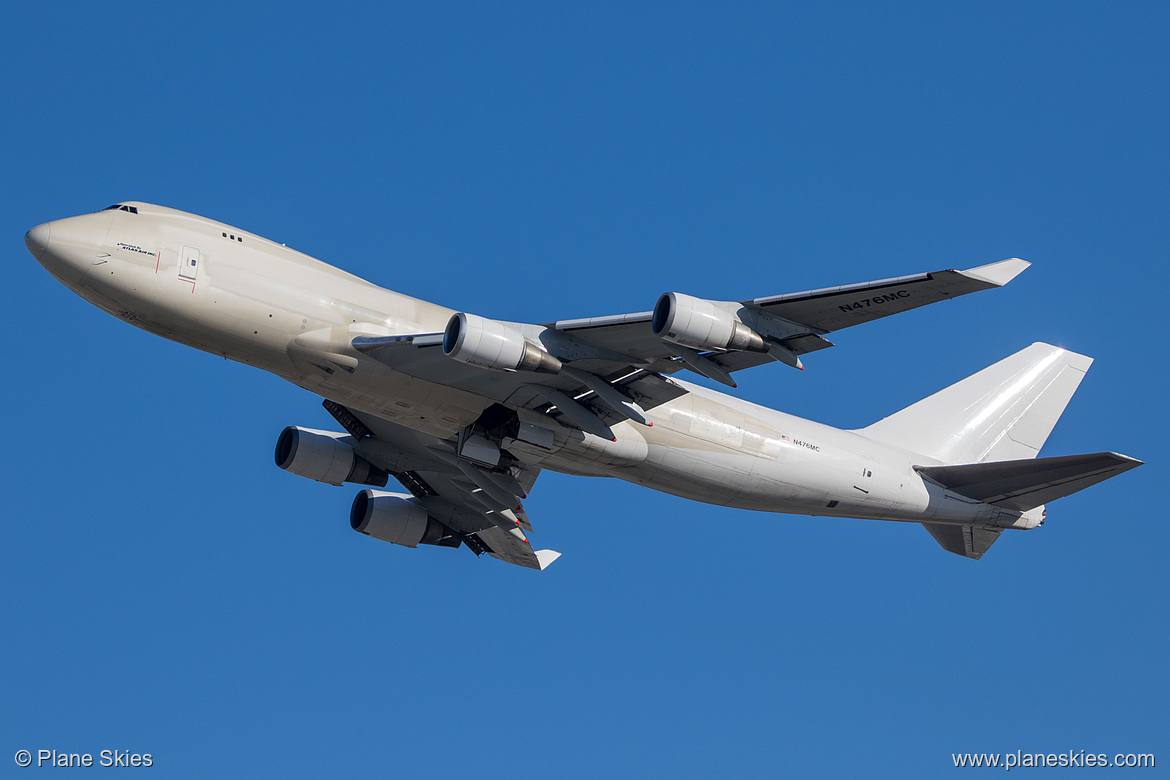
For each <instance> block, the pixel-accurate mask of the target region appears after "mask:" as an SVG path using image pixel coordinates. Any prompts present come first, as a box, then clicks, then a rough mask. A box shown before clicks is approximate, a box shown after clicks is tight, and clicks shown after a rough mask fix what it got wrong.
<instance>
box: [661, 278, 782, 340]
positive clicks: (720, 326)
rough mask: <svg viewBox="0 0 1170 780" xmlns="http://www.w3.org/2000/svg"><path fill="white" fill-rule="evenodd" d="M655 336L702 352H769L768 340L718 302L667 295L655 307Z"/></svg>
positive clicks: (675, 294) (673, 293)
mask: <svg viewBox="0 0 1170 780" xmlns="http://www.w3.org/2000/svg"><path fill="white" fill-rule="evenodd" d="M650 327H651V328H652V329H653V330H654V333H655V335H657V336H660V337H662V338H663V339H664V340H666V341H669V342H672V343H674V344H681V345H683V346H684V347H691V348H692V349H698V350H734V351H746V352H767V351H768V345H767V343H765V341H764V338H763V337H762V336H761V335H760V334H759V333H756V332H755V331H754V330H752V329H751V328H749V327H748V326H747V325H744V324H743V323H742V322H740V321H739V319H738V318H737V317H736V316H735V315H734V314H732V313H731V312H729V311H727V310H726V309H723V308H721V307H720V306H719V305H718V304H716V303H715V302H714V301H707V300H704V299H702V298H694V297H692V296H690V295H683V294H682V293H675V292H672V293H665V294H663V295H662V297H660V298H659V299H658V303H656V304H654V314H653V316H652V317H651V319H650Z"/></svg>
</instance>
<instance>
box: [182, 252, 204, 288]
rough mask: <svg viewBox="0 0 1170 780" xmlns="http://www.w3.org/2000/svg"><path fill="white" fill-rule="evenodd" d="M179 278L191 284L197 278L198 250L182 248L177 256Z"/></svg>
mask: <svg viewBox="0 0 1170 780" xmlns="http://www.w3.org/2000/svg"><path fill="white" fill-rule="evenodd" d="M179 276H181V277H183V278H184V279H189V280H190V281H192V282H193V281H195V279H196V277H198V276H199V250H198V249H196V248H195V247H193V246H185V247H183V251H182V252H181V253H180V255H179Z"/></svg>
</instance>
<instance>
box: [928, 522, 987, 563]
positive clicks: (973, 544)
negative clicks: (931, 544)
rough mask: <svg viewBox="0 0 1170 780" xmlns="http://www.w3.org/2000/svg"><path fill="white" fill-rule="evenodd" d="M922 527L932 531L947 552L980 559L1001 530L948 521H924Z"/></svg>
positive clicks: (935, 538) (931, 533)
mask: <svg viewBox="0 0 1170 780" xmlns="http://www.w3.org/2000/svg"><path fill="white" fill-rule="evenodd" d="M922 527H923V528H925V529H926V530H927V531H930V535H931V536H933V537H934V540H935V541H936V542H938V543H939V544H941V545H942V548H943V549H944V550H946V551H947V552H952V553H954V554H955V555H962V556H963V557H964V558H972V559H974V560H976V561H977V560H979V559H980V558H982V557H983V553H985V552H987V549H988V548H989V547H991V545H993V544H995V540H996V539H998V538H999V534H1000V532H999V531H998V530H996V529H994V528H976V527H975V526H973V525H948V524H947V523H923V524H922Z"/></svg>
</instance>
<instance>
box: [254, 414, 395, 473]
mask: <svg viewBox="0 0 1170 780" xmlns="http://www.w3.org/2000/svg"><path fill="white" fill-rule="evenodd" d="M347 439H349V440H350V441H352V439H351V437H349V436H348V435H346V434H344V433H333V432H332V431H314V430H311V429H309V428H299V427H297V426H289V427H288V428H285V429H284V430H283V431H281V433H280V438H279V439H277V440H276V453H275V455H276V465H277V466H280V467H281V468H282V469H284V470H285V471H288V472H291V473H293V474H296V475H297V476H300V477H307V478H309V479H314V480H316V481H318V482H325V483H327V484H330V485H340V484H341V483H342V482H352V483H354V484H356V485H373V486H374V487H385V485H386V480H387V477H388V475H387V474H386V472H385V471H382V469H380V468H378V467H377V466H375V465H374V464H372V463H370V462H369V461H368V460H366V459H365V458H363V457H361V456H360V455H358V454H357V453H356V452H354V451H353V447H351V446H350V445H349V444H348V443H347V442H346V440H347Z"/></svg>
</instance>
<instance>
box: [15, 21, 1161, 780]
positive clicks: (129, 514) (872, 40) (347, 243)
mask: <svg viewBox="0 0 1170 780" xmlns="http://www.w3.org/2000/svg"><path fill="white" fill-rule="evenodd" d="M490 5H491V4H488V6H489V7H485V5H484V4H467V5H460V4H447V3H441V4H440V3H411V4H395V5H385V6H381V5H379V6H377V7H376V6H375V4H357V5H356V6H355V5H353V4H341V5H338V6H336V7H330V6H328V5H322V4H300V5H295V4H267V3H257V4H253V3H222V2H200V3H184V4H158V3H140V2H119V3H15V4H8V6H7V7H6V8H5V10H4V11H3V12H2V14H0V20H2V21H0V69H2V71H0V72H2V74H3V78H2V79H0V96H2V97H3V106H4V122H3V125H2V126H0V173H2V174H3V177H2V178H3V181H4V182H5V186H4V188H3V195H2V196H0V197H2V199H3V200H2V203H3V208H2V209H0V237H2V238H3V242H2V244H0V246H2V247H3V254H4V258H3V259H4V266H3V267H4V268H5V270H6V272H7V277H6V279H5V283H4V284H3V285H2V286H0V302H2V306H3V309H2V310H3V312H4V315H5V317H4V319H5V323H6V328H7V337H6V338H5V340H4V343H5V344H6V345H7V352H6V358H7V360H6V365H5V369H4V376H5V381H4V382H3V383H2V384H0V394H2V400H3V408H4V409H5V410H6V412H7V414H6V415H5V419H6V425H5V429H6V430H5V434H4V448H3V468H2V470H0V480H2V482H0V484H2V485H3V495H4V505H5V510H4V512H3V517H4V521H3V522H2V523H0V529H2V537H0V625H3V627H4V628H3V637H4V639H3V641H2V642H0V670H2V671H0V683H2V685H0V690H2V691H3V694H2V698H3V702H4V704H3V706H2V707H0V774H3V775H8V774H9V773H12V774H13V776H24V775H26V774H29V773H34V772H35V771H36V770H33V769H29V770H19V769H17V768H16V767H15V764H13V763H12V760H13V759H12V756H13V753H14V752H15V751H16V750H18V749H21V748H26V749H30V750H34V751H35V750H37V749H41V748H45V749H53V748H56V749H58V750H61V751H68V752H87V751H88V752H91V753H94V754H95V755H96V754H97V752H98V751H100V750H103V749H119V750H130V751H138V752H149V753H151V754H152V755H153V756H154V758H155V767H154V768H153V769H152V772H153V775H154V776H156V777H168V776H173V777H184V776H192V777H197V776H207V775H208V774H211V773H216V774H220V773H226V774H229V775H245V774H246V775H268V774H270V775H273V776H298V775H299V776H327V775H337V774H346V775H358V776H363V775H364V776H390V777H420V776H422V777H444V778H445V777H460V778H463V777H536V776H552V777H573V778H595V777H601V776H636V777H663V778H667V777H669V778H677V777H712V776H775V775H788V776H852V777H862V776H877V775H887V776H894V775H898V776H909V777H914V776H917V777H939V776H943V775H946V774H948V773H949V772H952V771H958V770H954V769H952V768H951V767H952V763H951V754H952V753H953V752H1008V751H1011V752H1014V751H1016V750H1023V751H1025V752H1046V753H1047V752H1059V751H1068V750H1070V749H1072V750H1074V751H1079V750H1086V751H1089V752H1093V753H1097V752H1101V753H1109V754H1113V753H1117V752H1153V753H1155V754H1156V755H1157V757H1158V758H1159V759H1161V760H1162V762H1163V763H1170V743H1168V741H1167V736H1166V735H1167V734H1170V723H1168V716H1167V707H1166V702H1167V698H1168V693H1170V691H1168V687H1170V686H1168V673H1167V665H1166V660H1165V659H1166V655H1167V636H1168V634H1167V621H1166V615H1167V607H1168V605H1167V593H1168V585H1170V582H1168V575H1167V571H1168V569H1170V567H1168V564H1167V558H1166V556H1167V550H1170V527H1168V523H1167V516H1166V515H1167V513H1166V498H1165V491H1164V490H1163V489H1162V488H1164V487H1165V486H1166V484H1167V482H1168V481H1170V480H1168V478H1170V475H1168V474H1167V471H1166V463H1167V455H1168V453H1167V447H1166V443H1165V429H1166V425H1165V418H1164V405H1165V387H1166V383H1167V371H1166V359H1167V351H1168V350H1167V336H1168V329H1167V325H1166V322H1167V314H1166V312H1167V304H1166V289H1167V282H1168V281H1170V279H1168V274H1167V256H1168V248H1170V247H1168V244H1170V241H1168V231H1167V214H1168V213H1170V197H1168V188H1167V182H1168V181H1170V164H1168V163H1170V152H1168V146H1167V137H1168V136H1170V126H1168V125H1170V123H1168V119H1170V99H1168V97H1170V96H1168V95H1167V76H1168V74H1170V57H1168V54H1167V48H1166V40H1167V38H1168V34H1170V24H1168V22H1170V11H1168V10H1167V7H1166V6H1165V4H1162V3H1118V4H1104V3H1061V4H1052V3H1019V2H1010V3H1007V2H1005V3H981V4H978V7H977V8H975V7H972V8H964V7H960V6H959V5H957V4H938V3H919V4H913V3H911V4H906V3H887V4H881V7H878V6H877V4H872V3H857V4H832V5H829V4H824V7H817V8H802V7H797V6H784V5H782V4H777V3H761V4H757V5H754V6H752V5H749V4H736V5H735V7H734V8H731V9H728V8H718V9H716V8H713V7H710V6H705V5H698V4H683V3H660V4H637V5H635V6H634V7H630V4H625V3H620V4H605V3H594V4H589V5H587V6H578V7H576V8H573V9H566V8H563V7H559V5H553V4H548V3H529V4H509V5H508V6H507V7H506V8H496V7H490ZM723 5H727V4H723ZM129 199H134V200H144V201H149V202H155V203H160V204H164V205H168V206H173V207H176V208H180V209H184V210H186V211H192V212H195V213H199V214H203V215H206V216H209V217H212V218H216V219H221V220H224V221H227V222H229V223H231V224H235V225H238V226H240V227H241V228H244V229H246V230H250V231H253V232H256V233H259V234H261V235H264V236H268V237H271V238H273V239H275V240H277V241H282V242H285V243H288V244H289V245H290V246H294V247H296V248H298V249H300V250H302V251H305V252H307V253H309V254H311V255H314V256H316V257H319V258H321V259H323V260H326V261H328V262H331V263H333V264H336V265H339V266H341V267H343V268H345V269H347V270H349V271H352V272H354V273H357V274H359V275H361V276H363V277H366V278H368V279H371V280H373V281H375V282H377V283H379V284H382V285H384V286H386V287H390V288H393V289H396V290H399V291H402V292H405V293H408V294H410V295H414V296H417V297H421V298H426V299H429V300H433V301H436V302H439V303H443V304H445V305H448V306H451V307H455V308H460V309H466V310H469V311H473V312H476V313H479V314H482V315H485V316H489V317H497V318H504V319H513V320H525V321H533V322H540V321H549V320H554V319H559V318H570V317H584V316H591V315H601V314H616V313H622V312H630V311H644V310H646V309H648V308H650V307H651V306H652V305H653V301H654V300H655V299H656V297H657V296H658V295H659V294H660V293H662V292H664V291H668V290H679V291H681V292H687V293H691V294H698V295H703V296H706V297H712V298H722V299H742V298H748V297H754V296H760V295H768V294H778V293H783V292H792V291H798V290H805V289H809V288H814V287H821V286H828V285H833V284H842V283H849V282H859V281H865V280H869V279H876V278H883V277H887V276H894V275H900V274H908V273H915V272H919V271H928V270H938V269H942V268H966V267H970V266H975V265H981V264H983V263H987V262H993V261H995V260H1000V259H1003V258H1005V257H1011V256H1019V257H1023V258H1025V259H1028V260H1030V261H1032V262H1033V263H1034V265H1033V267H1032V268H1031V269H1030V270H1028V271H1027V272H1026V273H1025V274H1024V275H1022V276H1021V277H1019V278H1018V279H1017V280H1016V281H1015V282H1013V283H1012V284H1011V285H1010V286H1008V287H1006V288H1004V289H1003V290H999V291H994V292H988V293H981V294H979V295H974V296H968V297H967V298H964V299H962V300H959V301H956V302H954V303H948V304H943V305H939V306H936V307H933V308H932V309H929V310H923V311H919V312H914V313H910V314H907V315H903V316H901V317H897V318H892V319H889V320H885V321H882V322H879V323H875V324H872V325H869V326H865V327H861V328H856V329H852V330H848V331H843V332H840V333H838V334H836V336H835V337H834V341H836V342H837V344H838V346H837V347H835V348H834V349H832V350H827V351H825V352H820V353H817V354H816V355H811V356H809V357H808V359H807V360H806V363H807V365H808V370H807V371H805V372H803V373H799V372H795V371H791V370H789V369H787V368H785V367H783V366H779V365H777V366H772V367H761V368H758V369H755V370H753V371H751V372H748V373H745V374H742V375H740V376H741V389H740V391H739V392H740V394H741V395H742V396H743V397H746V398H749V399H751V400H753V401H755V402H758V403H763V404H767V405H770V406H774V407H777V408H781V409H784V410H785V411H788V412H792V413H795V414H799V415H802V416H805V417H810V418H812V419H816V420H819V421H822V422H827V423H831V424H834V425H838V426H842V427H853V426H860V425H865V424H868V423H869V422H872V421H874V420H876V419H878V418H880V417H882V416H885V415H886V414H888V413H890V412H892V411H894V410H896V409H899V408H901V407H903V406H905V405H907V404H909V403H911V402H913V401H915V400H917V399H918V398H920V397H922V396H925V395H927V394H929V393H931V392H933V391H935V390H937V389H938V388H940V387H942V386H944V385H946V384H949V383H950V382H953V381H955V380H957V379H959V378H962V377H964V376H966V375H968V374H970V373H973V372H975V371H976V370H978V369H980V368H982V367H984V366H986V365H988V364H990V363H992V362H994V361H995V360H998V359H1000V358H1002V357H1004V356H1006V355H1008V354H1010V353H1012V352H1014V351H1016V350H1018V349H1020V348H1022V347H1024V346H1026V345H1028V344H1030V343H1032V342H1033V341H1047V342H1050V343H1054V344H1058V345H1060V346H1064V347H1067V348H1069V349H1072V350H1075V351H1079V352H1083V353H1085V354H1088V355H1091V356H1093V357H1094V358H1096V363H1095V364H1094V367H1093V369H1092V370H1091V371H1090V373H1089V375H1088V377H1087V379H1086V380H1085V382H1084V383H1083V384H1082V386H1081V390H1080V392H1079V393H1078V394H1077V395H1076V397H1075V398H1074V400H1073V402H1072V404H1071V405H1070V407H1069V409H1068V411H1067V413H1066V414H1065V416H1064V418H1063V419H1062V420H1061V422H1060V424H1059V426H1058V427H1057V428H1056V431H1055V432H1054V434H1053V435H1052V437H1051V438H1050V439H1049V443H1048V446H1047V447H1046V449H1045V451H1044V454H1046V455H1062V454H1071V453H1077V452H1095V451H1100V450H1117V451H1120V452H1124V453H1126V454H1129V455H1132V456H1134V457H1138V458H1141V459H1143V460H1146V461H1147V465H1145V466H1143V467H1142V468H1140V469H1138V470H1136V471H1134V472H1131V473H1129V474H1126V475H1124V476H1122V477H1119V478H1117V479H1115V480H1112V481H1110V482H1108V483H1104V484H1102V485H1099V486H1097V487H1096V488H1093V489H1091V490H1089V491H1086V492H1084V493H1081V494H1078V495H1076V496H1074V497H1069V498H1066V499H1063V500H1061V501H1060V502H1057V503H1054V504H1052V505H1051V506H1050V507H1049V521H1048V523H1047V524H1046V525H1045V527H1044V528H1042V529H1040V530H1037V531H1033V532H1028V533H1009V534H1005V535H1004V538H1002V539H1001V540H1000V541H999V543H998V544H997V545H996V546H995V547H994V548H993V549H992V550H991V552H990V553H989V554H988V555H987V556H986V557H985V558H984V559H983V560H982V561H979V562H973V561H969V560H964V559H960V558H958V557H955V556H952V555H949V554H947V553H945V552H943V551H942V550H941V549H940V548H939V547H938V546H937V544H936V543H935V542H934V541H933V540H932V539H931V538H930V537H929V536H928V535H927V534H926V532H925V531H923V530H922V529H921V528H919V527H917V526H912V525H895V524H889V523H876V522H866V521H860V520H833V519H808V518H801V517H790V516H783V515H766V514H755V513H749V512H740V511H733V510H726V509H720V508H715V507H709V506H703V505H699V504H694V503H688V502H686V501H683V500H681V499H676V498H673V497H670V496H666V495H661V494H657V493H653V492H650V491H647V490H643V489H640V488H637V487H634V486H632V485H628V484H624V483H619V482H615V481H610V480H585V479H579V478H571V477H564V476H560V475H556V474H551V473H546V474H544V475H542V476H541V478H540V481H539V482H538V483H537V486H536V489H535V491H534V492H533V494H532V496H531V498H530V499H529V501H528V502H527V507H528V511H529V513H530V515H531V517H532V518H533V521H534V525H535V527H536V533H535V534H534V535H533V539H534V541H536V542H537V543H538V544H539V546H542V547H543V546H548V547H552V548H554V549H557V550H560V551H561V552H562V553H563V554H564V556H563V557H562V558H561V559H560V560H559V561H558V562H557V563H556V564H555V565H554V566H553V567H552V568H551V569H549V570H548V571H546V572H544V573H534V572H530V571H526V570H521V569H518V568H514V567H509V566H506V565H503V564H500V563H497V562H495V561H492V560H488V559H482V560H476V559H475V558H474V557H473V556H472V555H470V554H469V553H467V552H466V551H465V550H455V551H452V550H447V549H419V550H408V549H403V548H398V547H393V546H391V545H388V544H383V543H380V542H375V541H372V540H370V539H367V538H365V537H362V536H360V535H358V534H355V533H354V532H353V531H352V530H350V528H349V526H348V522H347V511H348V507H349V503H350V501H351V499H352V496H353V493H354V492H355V489H354V488H350V487H346V488H330V487H326V486H323V485H318V484H315V483H312V482H309V481H307V480H302V479H299V478H296V477H293V476H291V475H289V474H286V473H284V472H282V471H280V470H279V469H277V468H276V467H275V466H274V465H273V463H272V454H271V453H272V447H273V445H274V443H275V440H276V436H277V435H278V434H279V432H280V430H281V429H282V428H283V427H284V426H285V425H290V424H301V425H308V426H316V427H322V426H327V425H329V424H330V418H328V416H327V415H326V413H325V412H324V411H323V410H322V409H321V408H320V401H319V399H317V398H316V397H314V396H312V395H310V394H309V393H307V392H305V391H302V390H300V389H298V388H296V387H293V386H291V385H288V384H285V383H283V382H281V381H280V380H277V379H276V378H274V377H271V376H268V375H265V374H262V373H260V372H258V371H255V370H253V369H249V368H246V367H243V366H239V365H236V364H233V363H228V362H226V361H224V360H222V359H216V358H213V357H211V356H209V355H205V354H202V353H199V352H196V351H194V350H190V349H188V348H185V347H181V346H178V345H176V344H172V343H169V342H166V341H163V340H161V339H158V338H156V337H154V336H150V335H148V334H146V333H144V332H141V331H138V330H135V329H134V328H132V327H130V326H128V325H126V324H125V323H122V322H118V321H116V320H115V319H114V318H112V317H109V316H107V315H106V314H103V313H102V312H100V311H98V310H97V309H95V308H93V307H92V306H90V305H89V304H87V303H85V302H84V301H82V300H81V299H80V298H77V297H75V296H74V295H73V294H72V293H70V292H69V291H68V290H66V289H65V288H64V287H62V286H61V285H59V284H58V283H57V282H56V281H55V280H54V279H52V278H51V277H50V276H49V275H48V274H47V273H46V272H45V271H44V270H43V269H41V268H40V266H38V265H37V264H36V263H35V262H34V261H33V259H32V258H31V257H30V256H29V255H28V253H27V252H26V251H25V248H24V245H23V243H22V237H23V235H24V232H25V231H26V230H27V229H28V228H30V227H32V226H33V225H35V224H38V223H40V222H44V221H47V220H50V219H56V218H59V217H64V216H70V215H73V214H78V213H83V212H87V211H92V210H96V209H99V208H101V207H103V206H106V205H108V204H109V203H112V202H116V201H118V200H129Z"/></svg>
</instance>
